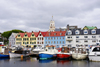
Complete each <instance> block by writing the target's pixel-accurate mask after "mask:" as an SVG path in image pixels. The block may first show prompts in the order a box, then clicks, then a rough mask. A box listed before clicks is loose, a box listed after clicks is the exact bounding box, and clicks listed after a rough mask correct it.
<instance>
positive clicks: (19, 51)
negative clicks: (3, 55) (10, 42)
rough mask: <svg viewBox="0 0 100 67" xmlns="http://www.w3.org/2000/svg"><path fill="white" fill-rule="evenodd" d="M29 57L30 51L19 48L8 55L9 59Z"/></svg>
mask: <svg viewBox="0 0 100 67" xmlns="http://www.w3.org/2000/svg"><path fill="white" fill-rule="evenodd" d="M29 55H30V50H23V49H22V48H21V47H18V48H17V50H16V51H14V52H13V53H9V56H10V58H19V57H21V56H23V57H26V56H29Z"/></svg>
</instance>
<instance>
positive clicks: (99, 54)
mask: <svg viewBox="0 0 100 67" xmlns="http://www.w3.org/2000/svg"><path fill="white" fill-rule="evenodd" d="M89 60H90V61H100V46H93V47H92V48H91V49H90V52H89Z"/></svg>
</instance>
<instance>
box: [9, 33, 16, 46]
mask: <svg viewBox="0 0 100 67" xmlns="http://www.w3.org/2000/svg"><path fill="white" fill-rule="evenodd" d="M17 34H18V33H12V34H11V35H10V37H9V46H13V45H15V43H16V36H17Z"/></svg>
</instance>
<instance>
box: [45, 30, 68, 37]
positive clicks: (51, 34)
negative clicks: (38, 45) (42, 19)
mask: <svg viewBox="0 0 100 67" xmlns="http://www.w3.org/2000/svg"><path fill="white" fill-rule="evenodd" d="M65 33H66V31H55V32H47V34H46V35H45V37H49V36H65Z"/></svg>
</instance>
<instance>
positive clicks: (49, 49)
mask: <svg viewBox="0 0 100 67" xmlns="http://www.w3.org/2000/svg"><path fill="white" fill-rule="evenodd" d="M57 52H58V50H57V49H55V46H53V45H51V46H49V45H47V46H46V47H45V50H44V51H42V52H39V59H40V60H45V59H51V58H55V57H56V54H57Z"/></svg>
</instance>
